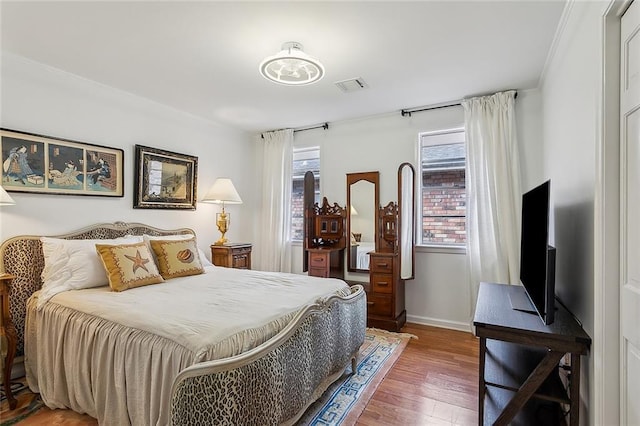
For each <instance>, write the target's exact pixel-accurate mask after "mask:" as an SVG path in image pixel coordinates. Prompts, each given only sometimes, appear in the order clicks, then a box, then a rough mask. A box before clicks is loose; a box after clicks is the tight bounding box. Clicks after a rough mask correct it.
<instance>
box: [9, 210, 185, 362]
mask: <svg viewBox="0 0 640 426" xmlns="http://www.w3.org/2000/svg"><path fill="white" fill-rule="evenodd" d="M193 233H194V232H193V231H192V230H191V229H187V228H182V229H175V230H164V229H159V228H154V227H151V226H148V225H144V224H141V223H131V224H129V223H124V222H116V223H112V224H111V223H105V224H100V225H94V226H91V227H88V228H84V229H81V230H79V231H76V232H73V233H70V234H65V235H55V236H53V237H54V238H65V239H75V240H81V239H82V240H84V239H108V238H118V237H123V236H125V235H143V234H148V235H175V234H193ZM42 268H44V256H43V254H42V243H41V242H40V236H36V235H22V236H17V237H13V238H9V239H7V240H6V241H5V242H3V243H2V245H1V246H0V272H7V273H9V274H12V275H14V276H15V277H16V278H15V279H14V280H12V281H11V288H10V290H9V312H10V315H11V320H12V322H13V325H14V326H15V328H16V334H17V335H18V343H17V347H16V356H20V355H24V327H25V317H26V313H27V312H26V305H27V299H28V298H29V297H30V296H31V295H32V294H33V293H34V292H36V291H38V290H40V288H41V287H42V279H41V278H40V275H41V274H42Z"/></svg>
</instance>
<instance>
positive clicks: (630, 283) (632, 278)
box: [620, 0, 640, 425]
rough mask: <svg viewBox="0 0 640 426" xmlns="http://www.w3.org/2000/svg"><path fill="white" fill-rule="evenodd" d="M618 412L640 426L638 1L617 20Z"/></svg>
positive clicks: (639, 102) (639, 16) (627, 423)
mask: <svg viewBox="0 0 640 426" xmlns="http://www.w3.org/2000/svg"><path fill="white" fill-rule="evenodd" d="M620 57H621V67H620V68H621V75H620V83H621V84H620V116H621V120H620V121H621V129H620V137H621V154H622V157H621V166H622V168H621V169H622V170H621V190H622V194H621V195H622V197H621V203H622V205H621V206H620V207H621V212H622V216H621V220H622V223H621V224H622V226H621V231H622V232H621V236H620V239H621V265H620V268H621V271H620V272H621V274H620V277H621V281H622V288H621V290H620V330H621V341H620V344H621V347H620V354H621V358H622V359H621V360H620V361H621V377H620V385H621V386H620V387H621V389H620V392H621V401H620V402H621V407H620V409H621V413H620V418H621V420H622V424H623V425H640V399H639V398H638V395H640V0H635V1H634V2H633V3H632V4H631V6H630V7H629V9H627V11H626V12H625V14H624V16H622V21H621V55H620Z"/></svg>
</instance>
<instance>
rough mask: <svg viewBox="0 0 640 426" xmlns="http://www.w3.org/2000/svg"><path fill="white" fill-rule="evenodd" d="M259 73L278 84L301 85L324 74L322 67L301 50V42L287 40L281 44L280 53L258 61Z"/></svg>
mask: <svg viewBox="0 0 640 426" xmlns="http://www.w3.org/2000/svg"><path fill="white" fill-rule="evenodd" d="M260 74H262V75H263V76H264V78H266V79H267V80H271V81H273V82H275V83H278V84H284V85H287V86H303V85H305V84H311V83H315V82H316V81H319V80H320V79H321V78H322V77H323V76H324V67H323V66H322V64H321V63H320V61H318V60H317V59H316V58H314V57H312V56H309V55H307V54H306V53H304V52H303V51H302V44H300V43H298V42H295V41H288V42H286V43H283V44H282V50H281V51H280V53H277V54H276V55H273V56H269V57H268V58H265V60H264V61H262V62H261V63H260Z"/></svg>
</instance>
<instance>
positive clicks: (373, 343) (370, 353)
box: [297, 328, 415, 426]
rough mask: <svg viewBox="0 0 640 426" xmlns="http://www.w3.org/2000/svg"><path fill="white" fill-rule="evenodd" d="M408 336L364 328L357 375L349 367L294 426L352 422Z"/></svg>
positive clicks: (394, 359)
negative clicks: (364, 332) (364, 333)
mask: <svg viewBox="0 0 640 426" xmlns="http://www.w3.org/2000/svg"><path fill="white" fill-rule="evenodd" d="M411 337H415V336H412V335H410V334H406V333H391V332H388V331H384V330H377V329H372V328H367V332H366V336H365V342H364V344H363V345H362V347H361V348H360V357H359V359H358V365H357V370H358V371H357V374H354V375H351V367H349V368H347V371H345V374H344V375H343V376H342V377H341V378H340V379H338V380H337V381H336V382H334V383H333V384H332V385H331V386H329V388H328V389H327V390H326V391H325V392H324V393H323V394H322V396H321V397H320V398H319V399H318V400H317V401H316V402H315V403H314V404H312V405H311V406H310V407H309V409H308V410H307V412H306V413H305V414H304V416H303V417H302V418H301V419H300V420H299V421H298V423H297V425H298V426H303V425H312V426H329V425H330V426H337V425H342V426H347V425H352V424H354V423H355V422H356V420H357V419H358V417H360V414H362V411H363V410H364V409H365V407H366V406H367V404H368V402H369V399H370V398H371V396H372V395H373V393H374V392H375V390H376V388H377V387H378V385H379V384H380V382H382V380H383V379H384V376H385V375H386V374H387V373H388V372H389V370H391V367H393V364H394V363H395V362H396V360H397V359H398V357H399V356H400V354H401V353H402V351H403V350H404V348H405V346H406V345H407V343H408V342H409V339H410V338H411Z"/></svg>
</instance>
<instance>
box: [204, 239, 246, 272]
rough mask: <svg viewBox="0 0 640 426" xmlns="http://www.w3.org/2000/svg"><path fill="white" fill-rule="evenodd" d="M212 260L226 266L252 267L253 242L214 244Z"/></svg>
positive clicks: (216, 263) (218, 264)
mask: <svg viewBox="0 0 640 426" xmlns="http://www.w3.org/2000/svg"><path fill="white" fill-rule="evenodd" d="M211 262H212V263H213V264H214V265H216V266H223V267H225V268H236V269H251V244H247V243H229V244H224V245H220V244H218V243H216V244H212V245H211Z"/></svg>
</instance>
